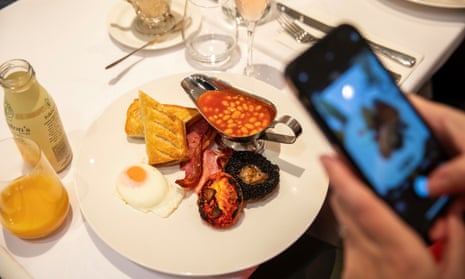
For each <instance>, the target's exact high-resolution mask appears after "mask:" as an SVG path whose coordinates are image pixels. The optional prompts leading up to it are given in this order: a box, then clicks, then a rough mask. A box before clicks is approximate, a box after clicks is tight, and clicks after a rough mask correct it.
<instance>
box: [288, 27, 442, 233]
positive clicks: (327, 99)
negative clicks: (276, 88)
mask: <svg viewBox="0 0 465 279" xmlns="http://www.w3.org/2000/svg"><path fill="white" fill-rule="evenodd" d="M285 76H286V79H287V80H288V81H289V82H290V84H291V86H292V87H293V88H294V89H295V92H296V94H297V95H298V97H299V99H300V101H301V103H302V104H303V106H304V107H305V108H306V110H307V111H308V112H309V114H310V115H311V116H312V118H313V119H314V120H315V122H316V123H317V124H318V126H319V127H320V129H321V130H322V132H323V133H324V135H325V136H326V138H327V139H328V140H329V141H330V143H331V144H333V145H334V146H335V147H336V150H337V151H338V152H340V153H342V155H343V156H344V157H345V158H346V159H347V161H348V162H349V163H350V164H351V165H352V167H353V169H354V171H355V172H356V173H357V174H358V175H359V177H360V178H361V179H362V180H363V181H364V182H365V183H366V184H367V185H369V186H370V187H371V189H372V190H373V191H375V193H376V194H377V195H379V196H380V197H381V198H382V199H383V200H384V201H385V202H386V203H387V204H389V205H390V206H391V207H392V209H393V210H394V211H395V212H396V213H397V214H398V215H399V216H400V217H401V218H402V219H403V220H404V221H405V222H406V223H408V224H410V225H411V226H412V227H413V228H414V229H415V230H416V231H417V232H418V233H419V234H420V235H421V236H422V237H423V239H424V240H425V241H427V242H429V238H428V231H429V229H430V227H431V225H432V223H433V221H434V220H435V219H436V217H438V216H439V215H440V214H441V212H442V211H443V210H444V209H445V208H446V207H447V205H448V204H449V203H450V200H451V198H450V197H449V196H442V197H439V198H436V197H435V198H431V197H428V196H427V191H426V189H427V188H426V187H427V183H428V181H427V176H428V173H429V172H431V170H433V169H434V168H436V167H438V166H439V165H440V164H442V163H444V162H445V161H447V160H448V158H449V157H448V155H447V154H446V152H445V151H444V149H443V148H442V147H441V145H440V144H439V142H438V140H437V139H436V138H435V136H434V135H433V133H432V132H431V129H430V128H429V127H428V125H427V124H426V123H425V121H424V120H423V119H422V117H421V116H420V115H419V114H418V112H417V111H416V110H415V108H414V107H413V106H412V105H411V104H410V102H409V101H408V99H407V98H406V96H405V94H404V93H403V92H402V91H401V90H400V89H399V87H398V86H397V85H396V83H395V82H394V80H393V78H392V77H391V75H390V73H389V72H388V71H387V70H386V69H385V68H384V66H383V65H382V63H381V61H380V60H379V59H378V58H377V56H376V55H375V54H374V53H373V51H372V50H371V49H370V47H369V45H368V44H367V42H366V41H365V40H364V38H363V37H362V35H361V34H360V33H359V32H358V31H357V30H356V29H355V28H354V27H353V26H351V25H346V24H343V25H340V26H338V27H336V28H335V29H333V30H332V31H331V32H330V33H329V34H327V35H326V36H325V37H324V38H323V39H322V40H321V41H319V42H318V43H316V44H315V45H313V46H312V47H310V48H309V49H308V50H307V51H305V52H304V53H303V54H301V55H300V56H299V57H297V58H296V59H295V60H293V61H292V62H290V64H289V65H288V66H287V67H286V69H285Z"/></svg>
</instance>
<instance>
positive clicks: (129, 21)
mask: <svg viewBox="0 0 465 279" xmlns="http://www.w3.org/2000/svg"><path fill="white" fill-rule="evenodd" d="M171 12H172V14H173V15H174V17H175V20H176V22H177V21H178V20H181V19H182V16H183V14H184V1H182V0H174V1H172V3H171ZM135 17H136V13H135V11H134V8H133V7H132V6H131V4H130V3H128V2H127V1H124V0H119V2H118V3H117V4H116V5H115V6H114V7H113V9H111V11H110V13H109V14H108V20H107V28H108V32H109V33H110V35H111V37H112V38H113V39H115V40H116V41H118V42H120V43H121V44H123V45H125V46H128V47H131V48H139V47H140V46H142V45H143V44H144V43H146V42H148V41H150V39H152V38H153V37H151V36H144V35H141V34H139V33H137V32H136V31H135V30H134V26H133V21H134V19H135ZM199 24H200V17H195V16H194V17H193V18H192V23H191V25H190V27H189V28H196V27H198V25H199ZM181 43H182V35H181V32H176V33H172V34H170V35H169V36H168V37H167V38H166V39H165V40H164V41H162V42H159V43H155V44H153V45H150V46H147V47H146V48H145V49H152V50H155V49H164V48H168V47H172V46H176V45H178V44H181Z"/></svg>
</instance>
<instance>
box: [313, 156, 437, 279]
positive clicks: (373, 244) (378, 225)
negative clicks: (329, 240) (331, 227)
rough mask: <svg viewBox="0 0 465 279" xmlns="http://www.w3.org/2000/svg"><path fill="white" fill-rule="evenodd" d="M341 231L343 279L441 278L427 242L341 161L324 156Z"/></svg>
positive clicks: (332, 202) (331, 196)
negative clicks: (426, 244)
mask: <svg viewBox="0 0 465 279" xmlns="http://www.w3.org/2000/svg"><path fill="white" fill-rule="evenodd" d="M321 161H322V163H323V165H324V167H325V169H326V171H327V173H328V176H329V179H330V181H331V194H330V202H331V206H332V208H333V210H334V213H335V215H336V217H337V219H338V221H339V223H340V225H341V228H342V230H343V232H342V235H343V245H344V249H343V251H344V263H343V267H344V270H343V278H357V279H359V278H381V279H382V278H386V279H388V278H389V279H391V278H404V277H406V275H407V274H408V277H409V278H439V271H438V269H437V267H436V265H435V263H434V259H433V257H432V256H431V254H430V253H429V250H428V248H427V247H426V246H425V244H424V242H423V240H422V239H421V238H420V237H419V236H418V235H417V234H416V233H415V232H413V231H412V230H411V229H410V228H409V227H408V226H407V225H406V224H405V223H403V222H402V221H401V220H400V219H399V218H398V217H397V216H395V214H394V212H393V211H392V210H391V209H390V208H388V206H387V205H386V204H385V203H383V202H382V201H381V200H379V198H378V197H376V196H375V194H374V193H373V192H372V191H371V190H369V189H368V187H367V186H365V185H363V184H362V182H361V181H360V180H359V179H358V178H357V177H356V176H355V175H354V174H353V173H352V171H351V169H350V168H349V166H348V165H347V164H346V163H345V162H344V161H343V160H342V159H341V158H339V157H337V156H322V158H321Z"/></svg>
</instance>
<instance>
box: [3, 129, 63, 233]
mask: <svg viewBox="0 0 465 279" xmlns="http://www.w3.org/2000/svg"><path fill="white" fill-rule="evenodd" d="M0 153H1V154H2V156H1V157H0V161H1V165H2V167H1V168H0V220H1V223H2V225H3V227H4V228H5V229H6V230H8V231H9V232H11V233H12V234H13V235H16V236H18V237H20V238H24V239H36V238H42V237H45V236H48V235H49V234H51V233H52V232H54V231H56V230H57V229H58V228H59V227H60V226H61V225H62V223H63V222H64V220H65V219H66V216H67V214H68V211H69V207H70V206H69V199H68V193H67V191H66V189H65V188H64V186H63V184H62V183H61V181H60V179H59V177H58V176H57V174H56V172H55V171H54V170H53V168H52V166H51V165H50V163H49V162H48V160H47V158H46V157H45V155H44V153H43V152H42V150H41V149H40V147H39V146H38V145H37V144H36V143H35V142H34V141H33V140H31V139H27V138H19V137H15V138H7V139H3V140H1V141H0Z"/></svg>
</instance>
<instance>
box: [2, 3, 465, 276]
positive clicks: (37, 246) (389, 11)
mask: <svg viewBox="0 0 465 279" xmlns="http://www.w3.org/2000/svg"><path fill="white" fill-rule="evenodd" d="M116 1H122V0H114V1H111V0H100V1H93V0H81V1H71V0H41V1H36V0H18V1H17V2H16V3H14V4H12V5H10V6H8V7H6V8H4V9H2V10H0V62H3V61H6V60H9V59H12V58H24V59H26V60H28V61H29V62H30V63H31V64H32V65H33V67H34V68H35V70H36V73H37V78H38V79H39V81H40V82H41V83H42V84H43V85H44V86H45V87H46V88H47V89H48V91H49V92H50V93H51V94H52V95H53V97H54V99H55V102H56V103H57V105H58V109H59V111H60V113H61V117H62V120H63V123H64V126H65V129H66V131H67V133H68V135H69V137H70V139H71V142H72V145H73V150H75V152H77V151H78V150H79V142H80V139H81V138H82V136H83V134H84V133H85V131H86V129H87V128H88V127H89V125H90V124H91V123H92V121H94V120H95V119H96V117H98V116H99V115H100V114H101V113H102V110H103V109H104V108H105V107H106V106H108V105H109V104H110V103H111V102H113V101H114V100H115V99H116V98H118V97H119V96H121V95H122V94H124V93H126V92H128V91H129V90H131V89H133V88H135V87H136V86H138V85H140V84H144V83H146V82H148V81H151V80H155V79H158V78H161V77H164V76H168V75H171V74H175V73H180V72H189V71H193V70H196V69H195V68H193V67H192V66H191V65H190V64H189V63H187V62H186V59H185V53H184V48H183V46H182V45H179V46H177V47H174V48H170V49H166V50H161V51H142V52H140V53H139V54H138V55H134V56H133V57H131V58H129V59H128V60H126V61H125V62H123V63H121V64H120V65H118V66H116V67H114V68H112V69H110V70H104V67H105V65H107V64H109V63H110V62H111V61H113V60H114V59H115V58H118V57H120V56H122V55H124V54H125V53H127V52H128V51H129V50H130V49H128V48H126V47H123V46H121V45H120V44H117V43H116V42H115V41H113V40H112V39H111V38H110V36H109V35H108V33H107V29H106V22H107V13H108V11H109V10H110V9H111V8H112V7H113V5H114V4H115V3H116ZM283 2H285V3H289V4H292V5H293V6H294V7H297V8H299V9H300V10H301V11H306V12H307V13H309V14H320V15H325V16H324V17H325V18H326V19H327V20H329V21H331V20H334V22H338V21H350V22H354V23H356V24H357V25H358V26H360V27H362V29H363V31H364V32H366V33H367V34H369V35H370V36H372V37H373V38H377V39H380V40H382V41H383V42H386V43H390V44H392V45H393V46H398V47H400V48H402V49H404V50H411V51H412V52H414V53H415V54H418V55H419V56H420V57H421V61H420V62H419V63H418V64H417V65H416V66H415V68H414V69H412V70H409V75H408V77H407V78H406V79H405V80H404V82H403V83H402V88H403V89H404V90H405V91H415V90H417V89H419V88H420V87H421V85H422V84H423V83H424V82H425V81H427V80H428V79H429V78H430V77H431V75H432V74H433V73H434V72H435V71H436V70H437V69H438V68H439V67H440V66H441V65H442V64H443V63H444V62H445V60H446V59H447V58H448V56H449V55H450V54H451V52H452V51H453V50H454V49H455V47H456V46H457V45H458V43H459V42H460V41H461V40H462V39H463V37H464V35H465V12H464V10H446V9H434V8H429V7H423V6H419V5H415V4H410V3H408V2H405V1H402V0H371V1H366V0H352V1H347V0H308V1H302V0H292V1H291V0H289V1H283ZM334 22H333V23H334ZM275 29H276V28H275V27H270V25H267V24H265V25H263V26H260V27H259V28H258V29H257V37H256V40H257V51H256V52H255V54H256V55H255V61H256V63H259V64H264V65H266V66H267V67H268V69H269V73H274V74H276V76H274V77H275V78H273V79H269V82H272V83H274V84H275V85H277V86H281V85H283V84H282V83H280V82H277V80H276V77H280V74H281V72H282V70H283V68H284V66H285V62H286V61H287V59H288V58H289V57H291V56H292V55H297V54H298V50H295V49H294V50H293V49H292V48H290V49H287V50H286V53H281V52H276V53H273V51H271V52H270V49H271V50H272V49H273V45H276V49H278V45H277V44H278V41H279V39H277V36H279V32H275V31H276V30H275ZM261 32H262V33H261ZM274 33H276V34H274ZM244 38H245V30H244V29H243V28H241V42H240V48H241V52H242V56H240V54H238V56H236V57H235V58H234V59H233V62H235V64H234V63H233V65H232V67H230V68H229V69H227V71H229V72H235V73H240V72H242V69H243V66H244V64H245V55H244V53H245V52H246V50H245V42H244ZM281 54H282V55H281ZM282 90H283V91H286V92H288V91H289V90H288V88H287V87H284V88H282ZM286 92H285V93H286ZM9 135H10V133H9V130H8V128H7V126H6V123H5V119H4V116H3V114H0V138H4V137H7V136H9ZM76 155H77V154H76ZM72 171H73V166H71V168H70V170H69V171H67V172H65V173H63V174H61V176H62V178H63V181H64V183H65V185H66V186H67V187H68V189H69V190H70V191H69V192H70V195H71V203H72V207H73V210H72V218H70V220H69V223H68V224H67V226H66V228H65V230H64V231H62V232H60V233H58V234H56V235H55V236H53V237H51V238H47V239H44V240H40V241H34V242H29V241H22V240H19V239H17V238H15V237H13V236H11V235H9V234H8V233H6V232H5V231H2V232H0V245H1V246H3V247H5V248H6V250H7V251H8V252H9V253H10V254H11V255H12V258H13V260H15V261H17V262H18V263H20V264H21V265H22V266H24V268H25V269H26V270H27V271H28V272H29V273H30V274H32V275H33V276H34V277H35V278H47V279H49V278H169V276H167V275H162V274H160V273H157V272H154V271H151V270H147V269H145V268H142V267H140V266H139V265H137V264H134V263H132V262H131V261H129V260H127V259H125V258H124V257H122V256H120V255H119V254H117V253H115V252H114V251H112V250H111V249H110V248H109V247H107V246H106V245H105V244H104V243H103V242H102V241H101V240H100V239H99V238H98V237H97V236H96V235H95V234H94V233H93V232H92V229H90V228H89V227H88V226H87V225H86V223H85V221H84V220H83V218H82V216H81V214H80V211H79V205H78V203H77V200H76V197H75V194H74V191H73V190H72V187H73V186H72V183H73V181H72ZM0 261H1V259H0ZM1 272H2V271H1V270H0V274H1ZM240 276H247V274H243V273H239V274H233V275H227V276H225V277H240Z"/></svg>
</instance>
